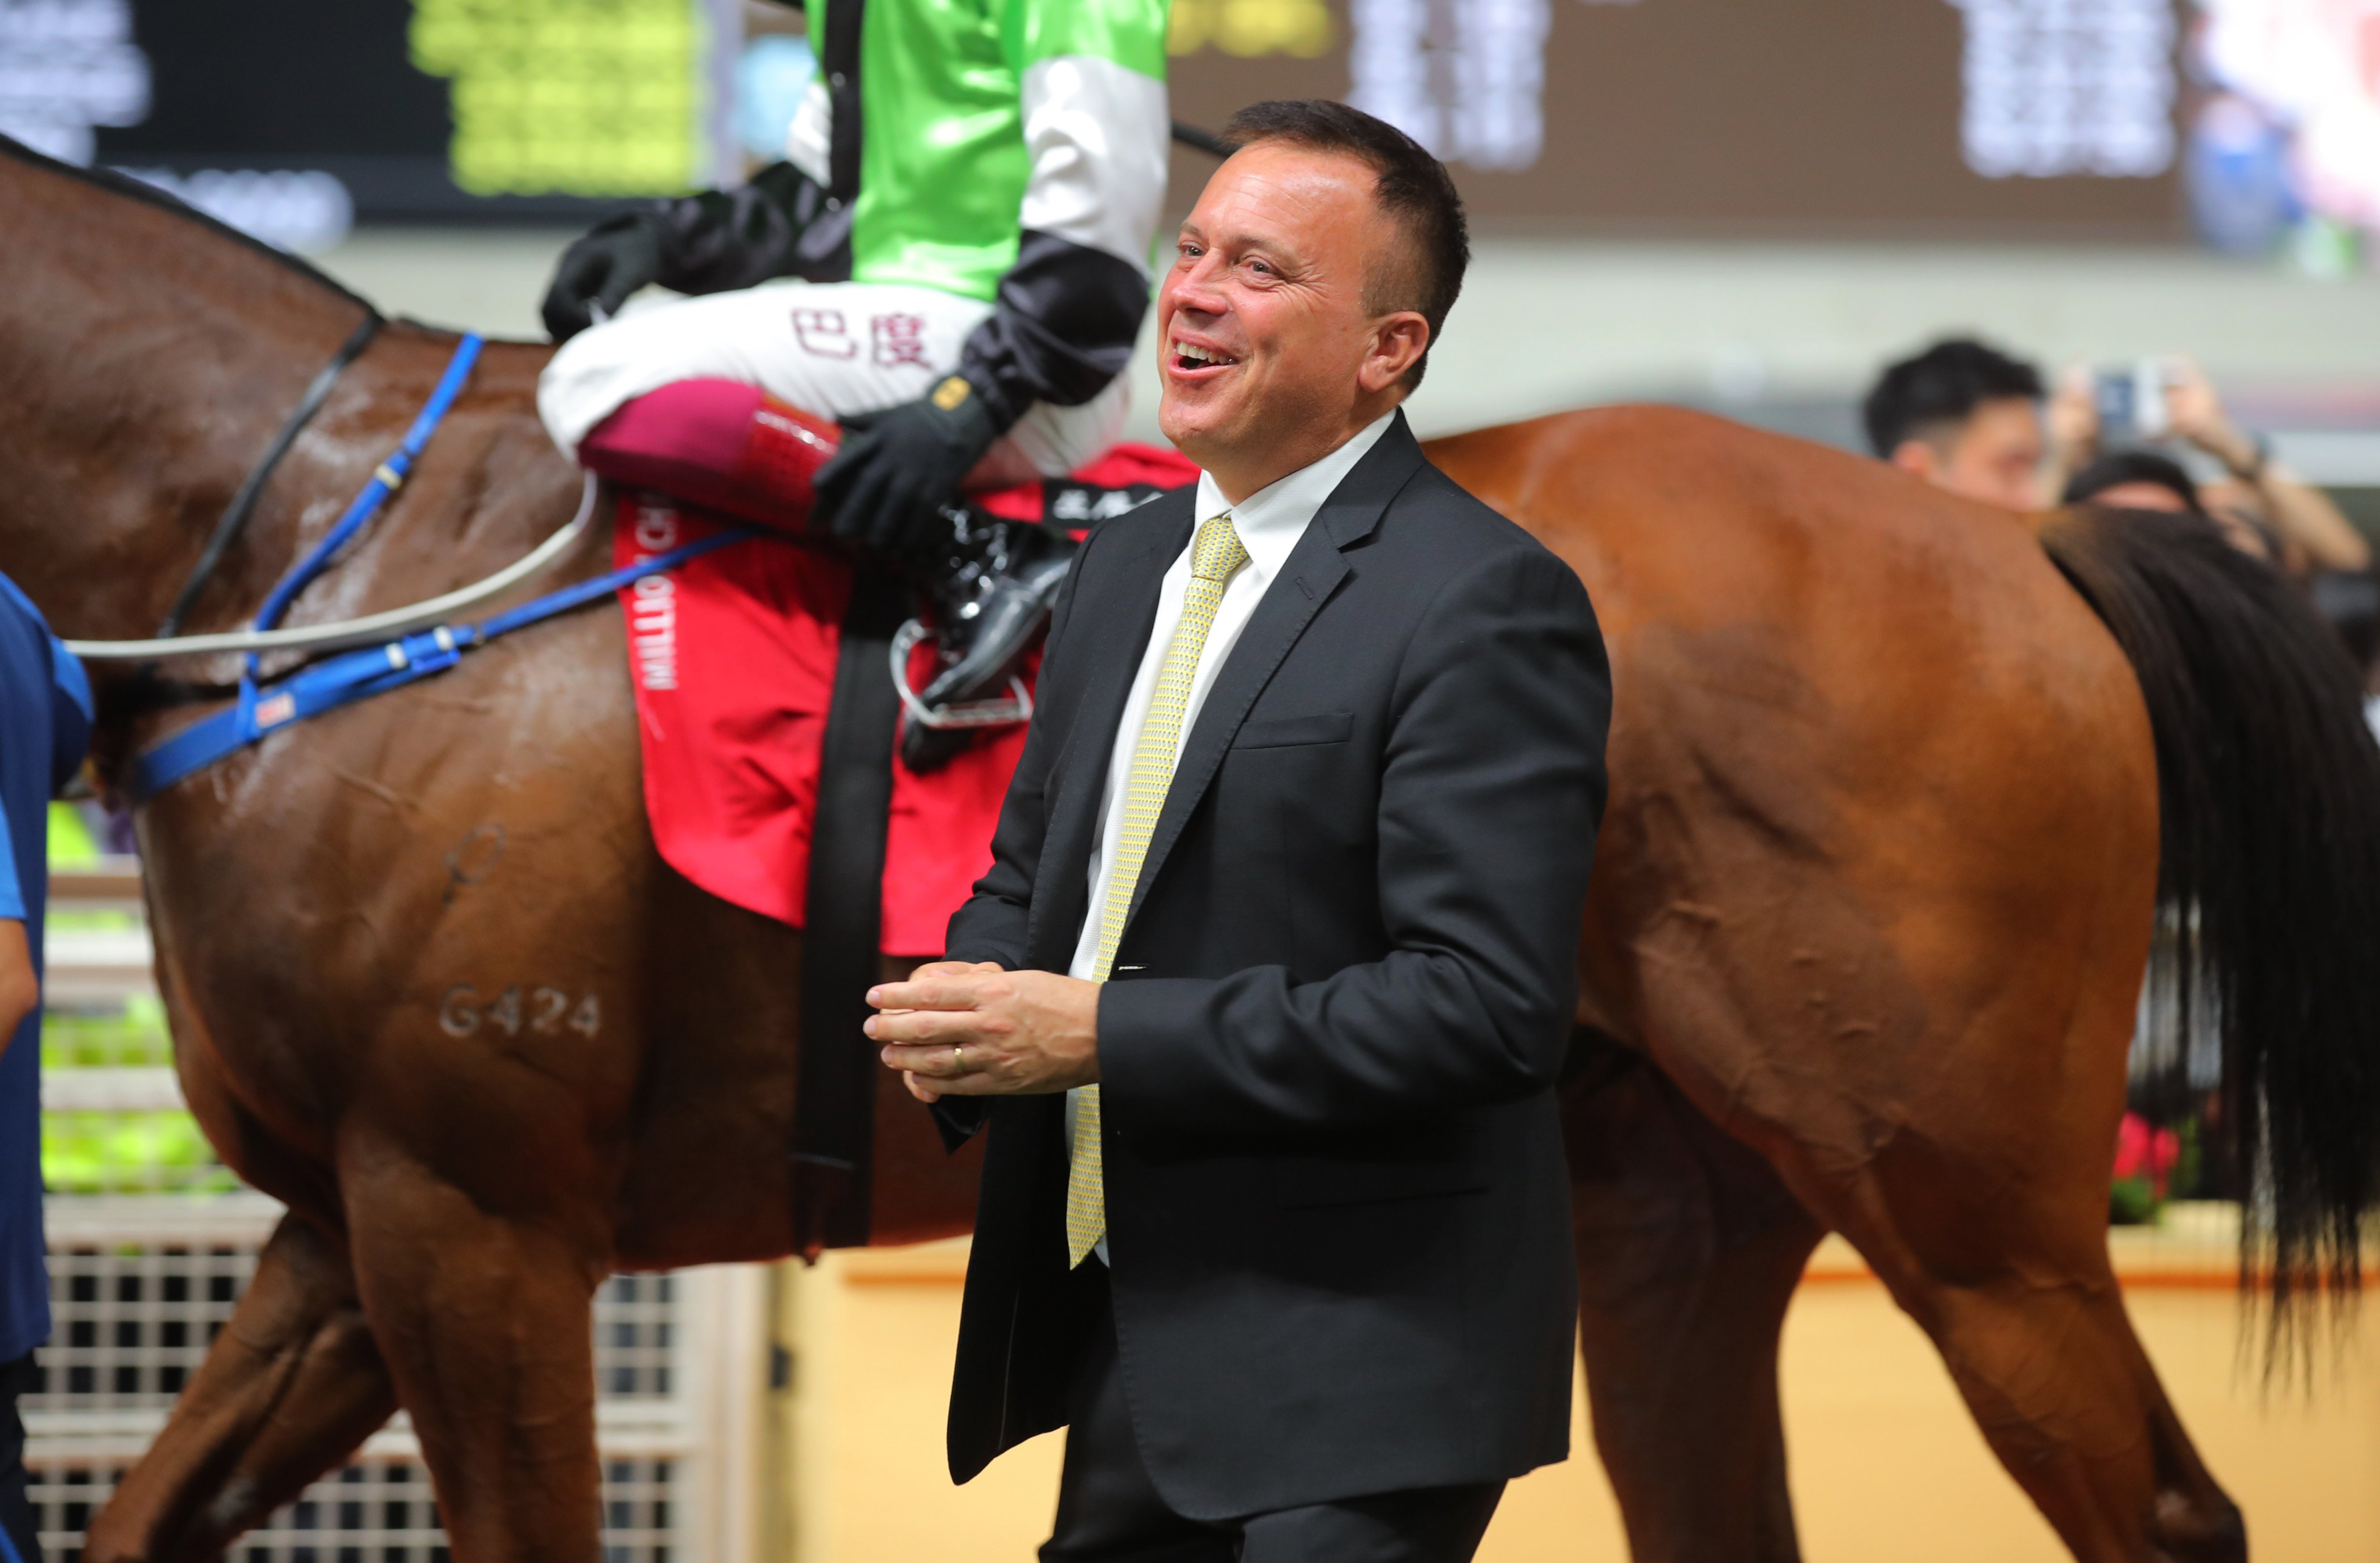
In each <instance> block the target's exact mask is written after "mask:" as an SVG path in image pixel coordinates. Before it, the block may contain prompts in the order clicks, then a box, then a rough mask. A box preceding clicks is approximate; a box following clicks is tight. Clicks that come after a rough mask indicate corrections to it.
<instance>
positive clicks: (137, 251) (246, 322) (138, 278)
mask: <svg viewBox="0 0 2380 1563" xmlns="http://www.w3.org/2000/svg"><path fill="white" fill-rule="evenodd" d="M0 231H5V232H6V233H8V234H9V235H10V246H9V248H10V254H9V286H8V288H7V289H6V290H5V292H0V363H6V364H7V365H8V366H9V368H10V372H9V373H8V374H6V375H5V376H0V429H6V430H8V437H7V439H6V441H5V442H0V571H5V572H6V574H8V575H9V576H11V577H12V578H14V579H15V580H16V581H17V582H18V585H20V586H22V587H23V588H25V590H26V591H27V592H28V593H29V594H30V596H31V597H32V598H33V600H35V601H36V602H37V603H39V604H40V605H41V606H42V609H43V611H44V612H46V613H47V614H48V615H49V616H50V619H51V621H52V624H54V625H55V627H56V628H57V629H58V630H59V632H60V633H61V634H65V635H68V636H90V637H93V638H118V637H128V636H141V635H146V634H149V633H152V631H153V630H154V629H155V627H156V624H157V621H158V619H159V618H160V617H161V616H162V615H163V613H164V609H165V606H166V604H167V603H168V602H169V601H170V600H171V599H172V597H173V595H174V592H175V591H176V588H178V587H179V586H180V584H181V581H182V579H183V577H184V576H185V575H186V574H187V572H188V569H189V566H190V564H191V563H193V562H194V561H195V559H196V558H197V556H198V553H199V551H200V548H201V547H203V546H204V541H205V538H206V536H207V534H208V532H209V531H210V530H211V529H212V526H213V523H214V520H215V518H216V517H217V516H219V515H221V514H222V512H223V509H224V507H225V504H226V503H228V502H229V500H230V497H231V495H232V493H233V491H235V490H236V489H237V486H238V484H239V482H240V479H241V478H242V477H243V476H244V475H245V473H246V471H247V469H248V467H249V465H250V464H251V463H253V462H254V461H255V460H256V458H257V456H258V455H259V454H261V452H262V450H263V448H264V446H265V444H266V443H267V442H268V441H269V440H270V439H271V437H272V434H273V430H274V429H275V428H276V427H277V426H278V425H279V423H280V422H281V420H282V419H283V418H285V416H286V414H287V412H288V409H289V408H290V406H292V405H294V404H295V402H296V401H297V397H298V395H299V394H300V393H301V392H302V390H303V387H304V385H305V383H306V382H307V380H308V379H309V378H310V376H311V375H312V374H313V373H314V372H315V370H317V369H318V368H320V366H321V364H322V362H323V361H324V360H325V359H326V358H328V357H329V356H330V354H331V352H332V351H333V350H334V347H335V346H336V345H337V343H338V342H339V341H340V340H341V339H342V338H343V337H344V336H345V335H346V333H347V332H348V331H350V330H351V329H353V327H354V325H355V322H356V319H357V310H356V307H355V305H354V304H353V303H352V302H351V301H349V300H347V299H345V298H343V297H340V296H339V295H338V294H336V293H335V292H334V291H332V290H331V289H329V288H327V287H325V286H323V285H322V284H320V283H319V282H316V281H314V280H312V279H310V278H308V277H306V276H304V275H302V274H299V273H296V272H294V271H291V270H290V269H288V268H286V267H285V266H282V265H280V264H278V263H276V262H275V261H273V259H271V258H270V257H268V256H264V255H261V254H257V253H254V252H252V251H250V250H249V249H247V248H244V247H242V246H240V245H239V244H238V243H237V241H234V240H232V239H229V238H226V237H225V236H222V235H220V234H216V233H213V232H211V231H209V230H208V229H206V228H204V227H201V226H200V225H199V224H195V223H193V222H191V221H189V220H188V219H187V218H183V217H180V216H177V215H176V214H174V213H172V212H164V211H160V210H158V209H156V208H154V207H151V206H146V205H143V204H141V203H140V202H137V201H134V200H127V199H126V198H124V197H122V196H120V195H116V194H115V193H113V192H111V191H108V190H105V189H102V188H97V187H94V186H89V185H84V184H81V183H79V182H78V181H75V180H73V179H71V178H69V177H67V176H62V175H60V174H57V173H55V172H54V171H51V170H47V169H43V168H41V167H38V166H34V165H30V164H22V163H19V162H18V161H16V160H14V159H11V158H7V157H0ZM272 510H273V507H270V506H268V507H266V513H265V514H260V515H259V516H258V518H257V521H258V531H259V534H260V536H259V539H258V540H259V541H260V542H263V541H265V540H267V539H268V538H269V536H270V534H272V533H273V532H274V531H278V530H286V529H287V527H289V526H290V525H291V524H292V523H291V518H290V517H289V516H286V515H274V514H272ZM257 563H258V562H257V561H255V560H253V559H249V558H248V557H246V556H245V552H244V556H243V558H242V559H241V560H239V561H235V562H234V566H233V569H234V573H235V574H244V573H249V571H252V569H253V568H254V567H255V565H256V564H257ZM241 584H246V583H241Z"/></svg>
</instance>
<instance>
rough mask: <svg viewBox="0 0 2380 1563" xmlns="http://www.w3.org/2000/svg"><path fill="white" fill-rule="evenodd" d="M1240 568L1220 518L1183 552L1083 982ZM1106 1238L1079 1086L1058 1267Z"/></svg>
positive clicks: (1148, 828) (1089, 1114) (1123, 887)
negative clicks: (1177, 616) (1184, 574)
mask: <svg viewBox="0 0 2380 1563" xmlns="http://www.w3.org/2000/svg"><path fill="white" fill-rule="evenodd" d="M1247 562H1248V551H1247V550H1246V549H1245V548H1243V547H1241V546H1240V534H1239V533H1237V532H1236V531H1233V529H1232V517H1231V515H1230V514H1229V513H1228V512H1226V513H1225V514H1223V515H1218V516H1216V517H1215V518H1214V519H1213V520H1211V521H1207V522H1202V523H1201V524H1200V525H1199V527H1198V540H1197V541H1196V543H1195V544H1193V545H1192V546H1191V550H1190V589H1189V590H1188V591H1187V592H1185V593H1184V595H1183V599H1182V622H1181V623H1180V624H1177V625H1175V626H1174V630H1173V639H1172V642H1171V643H1170V644H1169V645H1168V646H1167V647H1166V648H1165V660H1164V662H1163V664H1162V665H1160V667H1159V669H1158V671H1157V690H1156V693H1154V694H1153V695H1151V696H1150V697H1149V700H1148V716H1147V719H1146V720H1144V721H1142V722H1141V724H1140V736H1139V737H1138V738H1137V739H1136V740H1135V741H1134V744H1133V749H1132V773H1131V774H1130V775H1129V776H1127V777H1126V778H1125V779H1124V794H1123V830H1122V832H1121V833H1119V834H1118V836H1117V837H1116V840H1115V842H1114V849H1113V850H1114V856H1113V858H1112V860H1111V861H1112V862H1113V865H1114V866H1113V867H1112V868H1111V869H1110V870H1109V873H1108V893H1107V899H1106V900H1105V901H1104V902H1103V903H1100V905H1099V954H1098V956H1097V958H1096V959H1095V960H1094V961H1093V962H1092V964H1091V980H1092V981H1093V982H1105V981H1107V980H1108V973H1109V972H1110V971H1111V969H1113V967H1114V965H1115V957H1116V941H1117V940H1118V939H1121V938H1123V919H1124V915H1125V914H1126V913H1127V912H1130V911H1131V910H1132V892H1133V889H1134V887H1135V886H1136V885H1138V884H1139V882H1140V865H1141V861H1142V859H1144V858H1146V857H1147V855H1148V838H1149V837H1150V836H1151V835H1152V834H1153V833H1155V831H1156V830H1157V817H1158V815H1159V813H1160V811H1162V810H1163V808H1164V807H1165V794H1166V790H1167V789H1168V788H1170V787H1172V784H1173V760H1174V756H1175V753H1176V751H1178V750H1179V749H1180V748H1181V747H1182V716H1183V713H1184V711H1187V710H1188V709H1190V685H1191V684H1192V683H1193V682H1194V681H1195V680H1196V678H1197V676H1198V657H1199V654H1200V653H1201V652H1203V651H1205V650H1206V648H1207V632H1208V630H1210V629H1212V628H1213V627H1214V625H1215V610H1216V609H1217V608H1219V607H1220V606H1221V605H1222V601H1223V586H1224V583H1226V582H1228V581H1229V580H1230V579H1231V578H1232V576H1233V574H1234V573H1236V572H1237V571H1238V569H1239V567H1240V566H1241V565H1243V564H1245V563H1247ZM1107 1230H1108V1202H1107V1184H1106V1181H1105V1180H1104V1179H1103V1178H1102V1177H1101V1176H1100V1165H1099V1087H1098V1086H1096V1085H1086V1086H1083V1087H1082V1088H1081V1089H1080V1090H1079V1091H1077V1092H1076V1093H1075V1137H1074V1146H1073V1154H1072V1156H1071V1157H1070V1160H1069V1165H1068V1169H1067V1173H1066V1262H1067V1264H1068V1265H1069V1266H1075V1265H1079V1264H1081V1263H1082V1262H1083V1255H1085V1254H1088V1253H1089V1252H1090V1251H1091V1250H1092V1249H1093V1248H1094V1247H1096V1246H1097V1245H1098V1243H1099V1239H1100V1238H1101V1237H1102V1236H1104V1235H1105V1234H1106V1232H1107Z"/></svg>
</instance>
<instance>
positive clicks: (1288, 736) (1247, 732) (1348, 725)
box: [1232, 711, 1355, 749]
mask: <svg viewBox="0 0 2380 1563" xmlns="http://www.w3.org/2000/svg"><path fill="white" fill-rule="evenodd" d="M1354 733H1355V713H1354V712H1353V711H1317V712H1315V713H1314V714H1313V715H1312V716H1292V717H1265V718H1262V719H1260V720H1257V721H1249V722H1247V723H1245V724H1244V725H1243V726H1242V727H1241V728H1240V733H1239V737H1238V738H1237V739H1235V740H1234V741H1233V745H1232V747H1233V748H1235V749H1291V748H1299V747H1303V746H1305V745H1309V744H1343V743H1345V742H1346V741H1347V740H1348V739H1349V738H1351V737H1353V736H1354Z"/></svg>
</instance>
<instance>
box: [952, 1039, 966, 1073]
mask: <svg viewBox="0 0 2380 1563" xmlns="http://www.w3.org/2000/svg"><path fill="white" fill-rule="evenodd" d="M951 1072H953V1074H965V1072H966V1048H964V1047H961V1046H959V1045H957V1044H955V1043H954V1044H953V1045H952V1048H951Z"/></svg>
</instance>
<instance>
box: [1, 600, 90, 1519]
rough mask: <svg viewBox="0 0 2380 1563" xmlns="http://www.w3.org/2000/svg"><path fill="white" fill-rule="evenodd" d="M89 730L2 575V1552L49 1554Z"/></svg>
mask: <svg viewBox="0 0 2380 1563" xmlns="http://www.w3.org/2000/svg"><path fill="white" fill-rule="evenodd" d="M90 742H91V685H90V682H89V681H88V680H87V679H85V678H84V677H83V671H82V664H81V663H80V662H78V661H76V660H75V659H74V657H73V655H72V654H71V653H69V652H68V651H67V648H65V647H64V646H61V645H59V644H58V640H57V637H56V636H53V635H52V634H51V633H50V628H49V625H48V624H45V623H43V622H42V612H41V610H40V609H38V608H36V607H34V606H33V604H32V603H31V601H30V600H28V599H27V598H26V596H25V594H24V593H23V592H21V591H19V590H18V589H17V586H16V583H15V582H13V581H11V580H9V579H8V578H7V577H6V576H0V1563H41V1556H42V1554H41V1544H40V1539H39V1537H38V1535H37V1534H36V1533H35V1529H34V1524H33V1508H32V1504H31V1503H30V1501H29V1499H28V1498H27V1496H26V1491H25V1489H26V1476H25V1424H24V1421H23V1419H22V1418H21V1417H19V1416H18V1413H17V1399H18V1396H20V1395H22V1394H24V1393H25V1391H26V1390H28V1389H30V1388H31V1387H32V1386H33V1349H34V1348H35V1347H37V1346H39V1345H41V1344H42V1341H44V1340H46V1339H49V1335H50V1282H49V1265H48V1256H47V1254H46V1253H45V1252H44V1250H43V1248H42V1089H41V1062H42V1019H41V1008H42V907H43V903H45V902H46V901H47V899H48V894H49V886H50V876H49V854H48V840H49V834H48V815H49V805H50V799H51V798H52V797H53V796H54V795H55V794H56V793H57V791H58V789H60V788H61V787H63V786H65V785H66V784H67V782H68V781H69V780H70V779H71V778H72V777H73V776H74V773H75V771H76V770H77V769H79V768H80V766H81V765H82V757H83V751H84V749H85V748H86V747H87V746H88V745H89V744H90Z"/></svg>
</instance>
